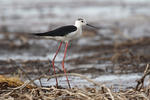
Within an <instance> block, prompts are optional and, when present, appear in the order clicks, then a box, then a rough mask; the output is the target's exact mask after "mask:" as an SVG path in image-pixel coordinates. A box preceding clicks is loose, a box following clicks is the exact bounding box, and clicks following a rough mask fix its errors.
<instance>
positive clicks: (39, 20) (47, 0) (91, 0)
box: [0, 0, 150, 88]
mask: <svg viewBox="0 0 150 100" xmlns="http://www.w3.org/2000/svg"><path fill="white" fill-rule="evenodd" d="M149 11H150V1H148V0H0V12H1V13H0V74H5V75H12V74H17V75H23V71H25V72H26V74H28V75H30V77H36V76H39V75H41V74H46V75H51V74H53V69H50V71H51V72H49V68H52V67H50V66H51V63H50V62H51V61H50V60H51V59H52V58H53V56H54V53H55V51H56V49H57V44H58V42H56V41H53V40H45V39H42V38H38V37H34V36H31V35H30V33H36V32H46V31H48V30H52V29H55V28H56V27H59V26H62V25H70V24H74V21H75V20H76V19H77V18H84V19H86V20H87V22H88V23H90V24H92V25H94V26H98V27H105V29H100V30H94V29H92V28H89V27H83V29H84V31H83V37H82V38H81V39H78V40H73V41H72V42H70V44H69V50H68V53H67V58H66V69H67V70H68V72H74V73H82V74H83V75H87V76H88V77H90V78H92V79H94V80H95V81H98V82H101V83H106V85H109V86H110V85H113V86H114V87H116V88H117V87H118V86H121V87H122V88H128V87H131V86H134V85H135V84H136V82H135V80H136V79H138V78H139V77H141V75H142V72H143V70H144V69H145V66H146V64H147V63H150V28H149V26H150V13H149ZM63 52H64V49H63V47H62V49H61V52H60V53H59V55H58V57H57V58H56V67H57V73H62V72H63V71H62V69H61V60H62V58H63ZM22 69H24V70H22ZM21 77H23V76H21ZM69 79H70V81H71V85H73V86H75V85H76V82H78V83H81V84H78V85H81V86H83V85H85V83H86V81H84V80H81V79H80V78H77V77H70V78H69ZM59 80H60V83H61V84H64V85H65V84H66V81H65V78H63V77H61V78H60V79H59ZM54 82H55V81H54V80H52V81H51V82H47V81H45V80H44V79H43V84H45V85H49V84H50V85H54V84H55V83H54ZM37 83H38V82H37ZM129 83H130V84H129ZM86 84H87V85H89V86H91V84H88V83H86Z"/></svg>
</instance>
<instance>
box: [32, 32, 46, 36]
mask: <svg viewBox="0 0 150 100" xmlns="http://www.w3.org/2000/svg"><path fill="white" fill-rule="evenodd" d="M31 35H35V36H47V35H48V33H47V32H46V33H31Z"/></svg>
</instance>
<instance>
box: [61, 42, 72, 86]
mask: <svg viewBox="0 0 150 100" xmlns="http://www.w3.org/2000/svg"><path fill="white" fill-rule="evenodd" d="M67 47H68V42H66V47H65V52H64V58H63V61H62V67H63V70H64V73H65V75H66V79H67V82H68V86H69V88H71V87H70V83H69V80H68V76H67V74H66V69H65V67H64V61H65V58H66V53H67Z"/></svg>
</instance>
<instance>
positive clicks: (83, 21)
mask: <svg viewBox="0 0 150 100" xmlns="http://www.w3.org/2000/svg"><path fill="white" fill-rule="evenodd" d="M75 24H76V25H79V26H82V25H86V24H87V23H86V20H85V19H82V18H78V19H77V20H76V22H75Z"/></svg>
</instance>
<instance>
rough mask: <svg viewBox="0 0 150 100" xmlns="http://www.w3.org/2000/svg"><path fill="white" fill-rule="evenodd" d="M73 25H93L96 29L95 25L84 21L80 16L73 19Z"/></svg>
mask: <svg viewBox="0 0 150 100" xmlns="http://www.w3.org/2000/svg"><path fill="white" fill-rule="evenodd" d="M75 25H76V26H83V25H87V26H90V27H93V28H96V29H97V27H95V26H92V25H90V24H88V23H87V22H86V20H85V19H82V18H78V19H77V20H76V21H75Z"/></svg>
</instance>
